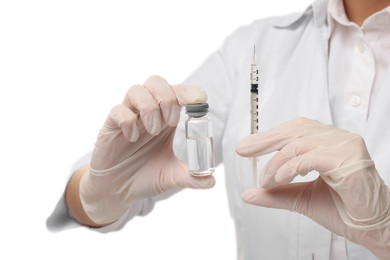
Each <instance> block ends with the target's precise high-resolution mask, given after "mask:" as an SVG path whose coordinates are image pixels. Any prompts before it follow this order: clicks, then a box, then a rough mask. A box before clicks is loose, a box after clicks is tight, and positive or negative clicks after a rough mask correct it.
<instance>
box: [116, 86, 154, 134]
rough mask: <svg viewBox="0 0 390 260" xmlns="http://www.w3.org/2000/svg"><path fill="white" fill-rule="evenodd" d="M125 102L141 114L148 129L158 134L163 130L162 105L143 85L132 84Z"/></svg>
mask: <svg viewBox="0 0 390 260" xmlns="http://www.w3.org/2000/svg"><path fill="white" fill-rule="evenodd" d="M123 103H124V104H125V105H126V106H128V107H129V108H130V109H132V110H135V111H134V112H135V113H136V114H139V115H140V117H141V120H142V123H143V125H144V126H145V129H146V131H147V132H148V133H149V134H151V135H158V134H159V133H160V131H161V112H160V107H159V105H158V104H157V102H156V100H155V99H154V97H153V96H152V94H151V93H150V92H149V91H148V90H147V89H146V88H144V87H143V86H141V85H135V86H132V87H131V88H130V89H129V90H128V91H127V94H126V97H125V99H124V101H123Z"/></svg>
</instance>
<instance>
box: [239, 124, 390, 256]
mask: <svg viewBox="0 0 390 260" xmlns="http://www.w3.org/2000/svg"><path fill="white" fill-rule="evenodd" d="M236 151H237V153H238V154H240V155H241V156H245V157H255V156H260V155H264V154H267V153H270V152H274V151H278V152H277V153H276V154H275V155H274V156H273V157H272V159H271V160H270V161H269V162H268V164H267V165H266V166H265V167H264V169H263V170H262V172H261V188H257V189H256V188H255V189H248V190H246V191H244V192H243V193H242V197H243V200H244V201H245V202H246V203H249V204H253V205H258V206H264V207H271V208H279V209H287V210H290V211H295V212H299V213H301V214H304V215H306V216H308V217H309V218H311V219H313V220H314V221H316V222H317V223H319V224H321V225H322V226H324V227H325V228H327V229H328V230H330V231H332V232H334V233H335V234H338V235H341V236H344V237H346V238H347V239H349V240H351V241H352V242H355V243H358V244H361V245H363V246H365V247H366V248H368V249H369V250H371V251H372V252H373V253H374V254H376V255H377V256H378V257H379V258H380V259H390V192H389V188H388V187H387V186H386V185H385V184H384V182H383V181H382V179H381V178H380V176H379V175H378V173H377V171H376V169H375V165H374V162H373V161H372V160H371V158H370V155H369V154H368V152H367V149H366V146H365V143H364V140H363V139H362V138H361V137H360V136H358V135H356V134H353V133H350V132H347V131H343V130H340V129H337V128H335V127H333V126H329V125H323V124H321V123H319V122H317V121H313V120H309V119H304V118H298V119H295V120H292V121H290V122H287V123H285V124H282V125H280V126H277V127H275V128H274V129H271V130H269V131H267V132H264V133H259V134H254V135H251V136H248V137H246V138H244V139H243V140H241V141H240V143H239V144H238V146H237V149H236ZM312 170H315V171H318V173H319V177H318V178H317V179H316V180H314V181H311V182H303V183H290V182H292V181H293V179H294V178H295V177H296V176H297V175H302V176H304V175H306V174H307V173H308V172H310V171H312Z"/></svg>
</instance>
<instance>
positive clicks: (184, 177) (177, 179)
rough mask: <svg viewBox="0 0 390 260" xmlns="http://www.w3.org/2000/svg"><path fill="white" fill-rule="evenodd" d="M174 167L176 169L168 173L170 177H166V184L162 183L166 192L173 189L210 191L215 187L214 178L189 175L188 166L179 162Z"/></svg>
mask: <svg viewBox="0 0 390 260" xmlns="http://www.w3.org/2000/svg"><path fill="white" fill-rule="evenodd" d="M172 167H174V169H172V170H169V171H168V172H169V173H170V176H169V177H168V176H165V177H166V178H164V179H165V181H164V183H161V186H163V187H164V188H163V189H164V191H166V190H170V189H172V188H192V189H210V188H212V187H214V185H215V178H214V176H212V175H210V176H204V177H194V176H192V175H190V174H189V173H188V166H187V164H185V163H183V162H181V161H179V160H177V162H176V164H173V166H172Z"/></svg>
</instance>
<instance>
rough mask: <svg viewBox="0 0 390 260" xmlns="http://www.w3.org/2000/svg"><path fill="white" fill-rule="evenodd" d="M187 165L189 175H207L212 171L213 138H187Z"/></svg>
mask: <svg viewBox="0 0 390 260" xmlns="http://www.w3.org/2000/svg"><path fill="white" fill-rule="evenodd" d="M187 149H188V167H189V172H190V174H191V175H195V176H207V175H211V174H213V173H214V147H213V138H212V137H204V138H196V139H191V138H188V139H187Z"/></svg>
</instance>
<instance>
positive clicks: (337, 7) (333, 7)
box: [327, 0, 390, 30]
mask: <svg viewBox="0 0 390 260" xmlns="http://www.w3.org/2000/svg"><path fill="white" fill-rule="evenodd" d="M327 12H328V15H327V21H328V24H329V25H330V28H329V29H330V30H332V25H333V22H337V23H339V24H340V25H343V26H357V25H356V24H355V23H353V22H351V21H350V20H349V19H348V17H347V15H346V13H345V9H344V4H343V1H342V0H329V2H328V6H327ZM389 26H390V6H388V7H386V8H384V9H382V10H380V11H379V12H377V13H375V14H373V15H371V16H370V17H368V18H367V19H366V20H365V21H364V23H363V25H362V27H363V29H365V28H370V29H377V28H385V27H389Z"/></svg>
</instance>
